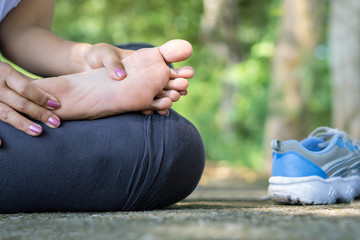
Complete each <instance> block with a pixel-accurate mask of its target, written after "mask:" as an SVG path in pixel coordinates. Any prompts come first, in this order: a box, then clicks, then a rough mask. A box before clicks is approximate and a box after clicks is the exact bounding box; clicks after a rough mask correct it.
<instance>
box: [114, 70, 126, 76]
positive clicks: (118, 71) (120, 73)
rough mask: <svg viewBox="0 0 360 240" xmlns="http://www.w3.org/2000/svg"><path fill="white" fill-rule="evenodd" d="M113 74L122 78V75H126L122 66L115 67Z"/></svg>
mask: <svg viewBox="0 0 360 240" xmlns="http://www.w3.org/2000/svg"><path fill="white" fill-rule="evenodd" d="M115 75H116V76H117V77H118V78H122V77H124V76H125V75H126V73H125V71H124V70H123V69H122V68H117V69H115Z"/></svg>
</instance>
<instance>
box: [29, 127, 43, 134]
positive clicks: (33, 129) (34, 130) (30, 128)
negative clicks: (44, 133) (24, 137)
mask: <svg viewBox="0 0 360 240" xmlns="http://www.w3.org/2000/svg"><path fill="white" fill-rule="evenodd" d="M29 130H30V131H31V132H33V133H36V134H39V133H41V127H39V126H37V125H30V127H29Z"/></svg>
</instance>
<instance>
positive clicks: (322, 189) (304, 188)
mask: <svg viewBox="0 0 360 240" xmlns="http://www.w3.org/2000/svg"><path fill="white" fill-rule="evenodd" d="M269 184H270V185H269V188H268V193H269V195H270V198H271V199H272V200H274V201H275V202H279V203H288V204H303V205H305V204H333V203H336V202H339V203H348V202H350V201H352V200H353V199H354V198H356V197H357V196H359V195H360V176H351V177H345V178H342V177H334V178H328V179H323V178H321V177H319V176H309V177H296V178H293V177H270V179H269Z"/></svg>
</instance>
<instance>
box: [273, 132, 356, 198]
mask: <svg viewBox="0 0 360 240" xmlns="http://www.w3.org/2000/svg"><path fill="white" fill-rule="evenodd" d="M271 147H272V149H273V168H272V174H271V177H270V179H269V184H270V185H269V188H268V192H269V194H270V198H271V199H273V200H274V201H276V202H281V203H295V204H332V203H335V202H350V201H351V200H353V199H354V198H355V197H357V196H359V195H360V147H359V145H357V144H356V143H355V142H354V140H352V139H351V138H350V137H349V136H348V135H347V134H346V133H345V132H343V131H339V130H337V129H332V128H328V127H319V128H317V129H315V130H314V131H313V132H312V133H311V134H310V135H309V137H308V138H306V139H304V140H302V141H301V142H298V141H296V140H289V141H285V142H281V141H280V140H273V141H272V142H271Z"/></svg>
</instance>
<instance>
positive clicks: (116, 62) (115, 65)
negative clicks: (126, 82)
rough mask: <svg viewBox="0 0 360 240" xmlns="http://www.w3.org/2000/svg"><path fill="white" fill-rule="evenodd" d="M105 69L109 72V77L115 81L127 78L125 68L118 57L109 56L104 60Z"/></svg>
mask: <svg viewBox="0 0 360 240" xmlns="http://www.w3.org/2000/svg"><path fill="white" fill-rule="evenodd" d="M104 67H106V69H107V70H108V72H109V75H110V76H111V78H112V79H114V80H123V79H124V78H125V77H126V75H127V74H126V72H125V71H124V66H123V65H122V63H121V59H120V58H119V57H118V56H117V55H116V54H113V55H111V56H110V55H108V56H107V57H106V58H105V59H104Z"/></svg>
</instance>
